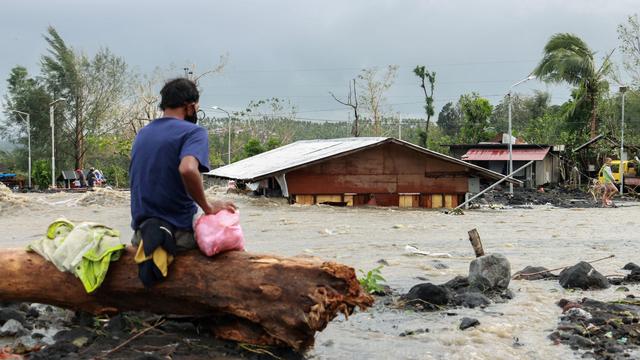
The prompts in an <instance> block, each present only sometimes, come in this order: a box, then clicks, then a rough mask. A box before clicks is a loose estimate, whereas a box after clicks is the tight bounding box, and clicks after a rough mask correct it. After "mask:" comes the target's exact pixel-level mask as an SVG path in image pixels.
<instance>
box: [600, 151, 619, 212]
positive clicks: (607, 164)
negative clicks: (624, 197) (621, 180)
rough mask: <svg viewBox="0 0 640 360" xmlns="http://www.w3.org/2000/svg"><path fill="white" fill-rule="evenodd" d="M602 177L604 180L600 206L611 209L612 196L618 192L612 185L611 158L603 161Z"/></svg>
mask: <svg viewBox="0 0 640 360" xmlns="http://www.w3.org/2000/svg"><path fill="white" fill-rule="evenodd" d="M602 177H603V179H604V184H603V185H604V191H603V192H602V206H603V207H613V206H615V205H614V204H613V201H612V200H611V199H612V198H613V195H614V194H615V193H616V192H618V188H617V187H616V185H615V184H614V182H615V179H614V178H613V172H612V171H611V158H609V157H608V158H605V159H604V165H603V166H602Z"/></svg>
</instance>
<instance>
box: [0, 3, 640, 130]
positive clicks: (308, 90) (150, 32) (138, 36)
mask: <svg viewBox="0 0 640 360" xmlns="http://www.w3.org/2000/svg"><path fill="white" fill-rule="evenodd" d="M634 12H640V0H615V1H612V0H609V1H606V0H603V1H595V0H562V1H560V0H558V1H551V0H535V1H533V0H531V1H514V0H504V1H502V0H500V1H499V0H493V1H478V0H468V1H455V0H450V1H444V0H441V1H426V0H423V1H419V0H412V1H409V0H407V1H400V0H395V1H376V0H357V1H347V0H342V1H333V0H331V1H330V0H323V1H301V0H298V1H294V0H290V1H284V0H282V1H277V0H269V1H257V0H256V1H245V0H234V1H195V0H188V1H186V0H181V1H165V0H155V1H146V0H145V1H140V0H136V1H133V0H90V1H89V0H58V1H53V0H2V6H1V10H0V49H2V52H1V54H2V55H1V56H0V79H1V80H2V85H1V86H0V94H4V92H5V90H6V78H7V76H8V74H9V71H10V69H11V68H12V67H13V66H15V65H18V64H20V65H24V66H26V67H27V68H28V69H29V70H30V71H31V72H32V73H33V72H36V73H37V72H38V71H39V61H40V58H41V56H42V54H43V53H44V52H45V51H46V44H45V41H44V40H43V38H42V34H44V33H45V31H46V29H47V26H49V25H53V26H54V27H55V28H56V29H57V30H58V32H59V33H60V34H61V35H62V37H63V38H64V39H65V41H66V42H67V44H68V45H71V46H72V47H74V48H76V49H79V50H82V51H84V52H86V53H87V54H89V55H92V54H93V53H94V52H95V51H96V49H98V48H99V47H108V48H110V49H111V50H112V51H113V52H114V53H115V54H117V55H120V56H122V57H124V58H125V60H126V61H127V63H128V64H129V65H130V66H131V67H132V68H133V69H135V70H136V71H137V72H139V73H149V72H151V71H152V70H153V69H154V68H156V67H162V68H168V67H170V66H174V69H177V70H179V71H176V72H175V73H174V74H168V75H179V74H181V73H182V71H181V69H182V68H183V67H184V66H185V65H188V64H196V66H197V69H196V72H197V71H201V70H203V69H205V68H207V67H211V66H213V65H215V63H216V62H217V60H218V57H219V56H220V55H221V54H224V53H229V56H230V57H229V63H228V66H227V67H226V69H225V71H224V73H223V74H221V75H217V76H215V77H209V78H207V79H206V80H204V81H202V83H201V88H202V97H201V103H202V105H205V106H211V105H218V106H220V107H223V108H226V109H227V110H229V111H234V110H239V109H241V108H243V107H246V105H247V104H248V102H249V101H251V100H256V99H261V98H266V97H273V96H276V97H280V98H287V99H290V100H291V102H292V103H294V104H295V105H296V106H297V108H298V114H299V117H300V118H304V119H318V120H323V119H324V120H336V119H347V116H348V114H349V113H350V112H349V111H348V110H347V109H344V108H343V107H342V106H341V105H339V104H337V103H336V102H335V101H333V100H332V99H331V97H330V96H329V94H328V92H329V91H333V92H335V93H336V94H337V95H346V93H347V83H348V81H349V79H352V78H354V77H355V76H356V75H357V74H358V72H359V70H360V69H362V68H365V67H372V66H380V67H383V66H386V65H388V64H397V65H399V66H400V68H399V76H398V79H397V81H396V83H395V85H394V86H393V87H392V88H391V90H390V91H389V93H388V96H387V99H388V101H387V102H388V104H389V107H390V109H391V110H390V111H389V112H390V113H393V114H398V115H401V116H422V114H423V110H422V104H423V98H422V96H421V89H420V88H419V87H418V86H417V84H418V80H417V78H416V77H415V76H414V75H413V74H412V69H413V68H414V67H415V66H416V65H418V64H421V65H426V66H427V68H428V69H431V70H434V71H436V72H437V82H436V89H435V95H434V97H435V99H436V101H435V106H436V111H439V110H440V108H441V107H442V106H443V105H444V104H445V103H446V102H448V101H455V100H457V98H458V97H459V96H460V95H461V94H463V93H469V92H472V91H476V92H478V93H480V95H482V96H485V97H487V98H488V99H490V100H491V102H492V103H493V104H494V105H495V104H496V103H497V102H498V101H499V99H500V98H501V97H502V96H503V95H504V94H505V93H506V92H507V91H508V90H509V87H510V85H511V84H513V83H514V82H516V81H518V80H520V79H522V78H524V77H526V76H527V75H528V74H529V73H530V72H531V70H532V69H533V68H534V66H535V65H536V63H537V61H538V60H539V59H540V57H541V53H542V48H543V46H544V44H545V42H546V41H547V40H548V39H549V37H550V36H551V35H552V34H554V33H557V32H571V33H575V34H577V35H578V36H580V37H581V38H582V39H584V40H585V41H586V42H587V43H588V44H589V46H590V47H591V48H592V49H593V50H595V51H597V52H598V54H597V57H598V58H599V59H601V58H602V57H603V56H604V54H605V53H606V52H608V51H611V50H612V49H614V48H615V47H616V46H617V45H618V39H617V33H616V27H617V25H618V24H620V23H623V22H625V20H626V17H627V16H628V15H631V14H633V13H634ZM615 59H616V60H617V59H619V57H617V56H615ZM533 89H541V90H545V89H546V90H549V91H551V92H552V96H553V97H552V101H553V102H554V103H561V102H563V101H565V100H566V99H567V97H568V88H567V87H566V86H556V87H548V86H547V85H545V84H542V83H540V82H537V81H531V82H528V83H526V84H523V85H521V86H519V87H518V88H517V91H518V92H522V93H531V91H532V90H533ZM0 116H1V115H0Z"/></svg>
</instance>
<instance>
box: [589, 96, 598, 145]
mask: <svg viewBox="0 0 640 360" xmlns="http://www.w3.org/2000/svg"><path fill="white" fill-rule="evenodd" d="M590 97H591V139H593V138H594V137H596V136H597V135H598V122H597V121H598V120H597V115H598V107H597V106H598V105H597V102H596V99H595V97H594V96H593V95H591V96H590Z"/></svg>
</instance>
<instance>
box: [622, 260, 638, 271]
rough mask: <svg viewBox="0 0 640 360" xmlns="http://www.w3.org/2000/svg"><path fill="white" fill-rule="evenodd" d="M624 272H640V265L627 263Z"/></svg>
mask: <svg viewBox="0 0 640 360" xmlns="http://www.w3.org/2000/svg"><path fill="white" fill-rule="evenodd" d="M622 270H640V266H638V265H636V264H634V263H632V262H630V263H627V264H626V265H625V266H624V267H623V268H622Z"/></svg>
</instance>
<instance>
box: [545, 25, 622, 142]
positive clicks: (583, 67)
mask: <svg viewBox="0 0 640 360" xmlns="http://www.w3.org/2000/svg"><path fill="white" fill-rule="evenodd" d="M594 54H595V53H594V52H593V51H591V49H590V48H589V47H588V46H587V44H586V43H585V42H584V41H582V39H580V38H579V37H577V36H576V35H573V34H568V33H558V34H555V35H553V36H552V37H551V39H550V40H549V42H547V44H546V45H545V47H544V54H543V57H542V60H540V63H539V64H538V66H536V68H535V69H534V70H533V74H534V75H536V76H537V77H539V78H540V79H541V80H543V81H545V82H550V83H562V82H565V83H568V84H569V85H572V86H574V87H575V88H576V91H575V97H574V98H575V100H576V101H575V102H574V103H573V105H574V107H573V108H572V109H571V110H572V112H573V110H574V109H575V108H576V107H577V106H580V105H582V103H586V104H588V108H589V110H590V114H589V118H590V134H591V137H592V138H593V137H595V136H596V135H597V131H598V120H597V115H598V102H599V100H600V97H601V95H602V94H603V93H606V91H607V89H608V83H607V81H606V79H605V77H606V76H607V75H608V74H609V73H610V71H611V62H610V61H609V58H610V57H611V54H609V56H607V57H606V58H605V59H604V61H603V62H602V64H601V65H600V66H598V65H597V64H596V62H595V60H594Z"/></svg>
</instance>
